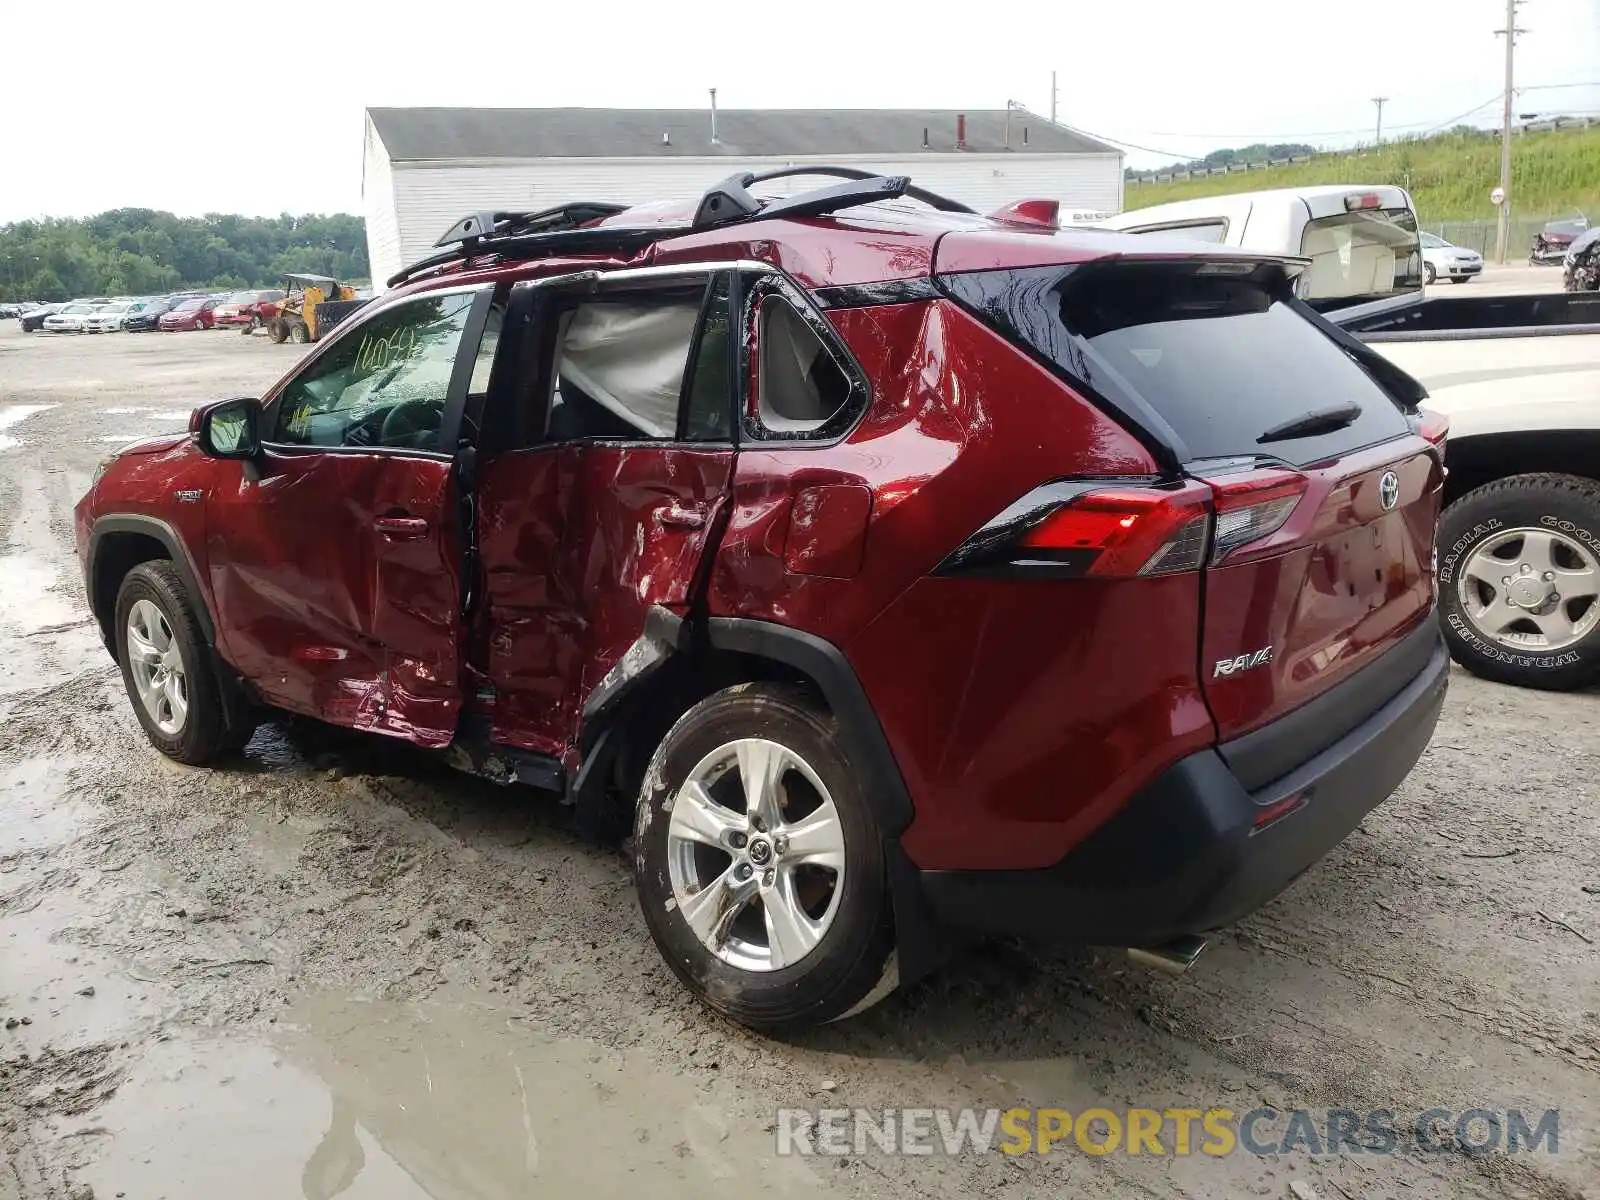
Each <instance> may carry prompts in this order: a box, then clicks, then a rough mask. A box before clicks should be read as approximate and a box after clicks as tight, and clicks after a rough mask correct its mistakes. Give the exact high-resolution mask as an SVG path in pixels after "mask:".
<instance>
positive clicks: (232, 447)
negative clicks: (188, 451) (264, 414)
mask: <svg viewBox="0 0 1600 1200" xmlns="http://www.w3.org/2000/svg"><path fill="white" fill-rule="evenodd" d="M260 417H261V401H259V400H255V399H239V400H218V401H217V402H216V403H214V404H207V405H206V406H205V407H203V408H197V409H195V411H194V415H193V416H192V417H190V418H189V430H190V432H192V433H193V434H194V435H195V441H196V442H198V443H199V445H200V449H201V450H202V451H203V452H204V453H206V454H209V455H210V456H211V457H212V458H246V459H253V458H258V457H260V455H261V436H260V432H259V429H258V422H259V420H260Z"/></svg>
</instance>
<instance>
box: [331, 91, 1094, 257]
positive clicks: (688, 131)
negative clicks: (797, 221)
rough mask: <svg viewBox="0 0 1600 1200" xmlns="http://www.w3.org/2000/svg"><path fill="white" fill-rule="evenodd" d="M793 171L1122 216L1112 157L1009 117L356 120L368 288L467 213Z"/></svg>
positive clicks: (426, 116)
mask: <svg viewBox="0 0 1600 1200" xmlns="http://www.w3.org/2000/svg"><path fill="white" fill-rule="evenodd" d="M807 162H817V163H844V164H848V165H852V166H859V167H870V168H871V169H873V170H876V171H881V172H883V173H884V174H886V175H910V176H911V177H912V179H913V180H915V182H916V183H917V184H919V185H920V186H922V187H925V188H929V189H931V190H933V191H936V192H940V193H943V194H944V195H947V196H949V197H951V198H952V199H955V200H960V201H962V202H963V203H965V204H968V205H970V206H971V207H973V208H975V209H977V210H978V211H980V212H988V211H990V210H993V209H996V208H999V207H1000V206H1001V205H1004V204H1008V203H1010V202H1011V201H1014V200H1020V199H1023V198H1026V197H1048V198H1051V199H1055V200H1059V201H1060V202H1061V205H1062V208H1063V210H1068V209H1078V210H1091V211H1098V212H1108V213H1110V212H1118V211H1120V210H1121V208H1122V152H1121V151H1120V150H1118V149H1116V148H1115V147H1114V146H1109V145H1107V144H1105V143H1104V142H1100V141H1096V140H1095V139H1093V138H1090V137H1087V136H1085V135H1084V134H1081V133H1078V132H1076V131H1074V130H1071V129H1067V128H1065V127H1063V126H1060V125H1055V124H1052V123H1051V122H1050V121H1049V120H1048V119H1046V118H1044V117H1040V116H1037V115H1035V114H1033V113H1030V112H1027V111H1025V110H1022V109H1017V108H1011V109H969V110H966V111H965V112H958V111H956V110H954V109H722V110H720V111H716V110H713V109H709V108H708V109H602V108H515V109H511V108H506V109H494V108H369V109H368V110H367V114H366V147H365V159H364V164H363V174H362V195H363V201H364V207H365V210H366V218H367V246H368V250H369V252H370V254H371V258H372V277H373V280H374V281H375V283H376V284H377V285H378V286H379V287H380V288H381V287H382V286H383V281H384V280H385V279H388V278H389V277H390V276H391V275H393V274H394V273H395V272H397V271H398V270H400V268H401V267H403V266H405V265H406V264H408V263H411V262H414V261H416V260H417V259H419V258H422V257H423V256H424V255H426V254H427V253H429V251H430V249H431V248H432V246H433V243H434V241H435V240H436V239H437V238H438V237H439V236H440V234H442V233H443V232H444V231H445V230H446V229H447V228H449V227H450V225H451V224H453V223H454V222H455V221H456V220H458V219H459V218H460V217H462V216H463V215H465V214H466V213H469V212H475V211H479V210H486V211H492V210H532V209H540V208H548V207H550V206H552V205H555V204H560V203H563V202H567V201H573V200H602V201H614V202H617V203H623V204H634V203H640V202H643V201H648V200H663V199H671V198H675V197H685V198H690V197H694V196H698V195H699V194H701V193H702V192H704V191H705V189H706V188H707V187H709V186H710V185H711V184H713V183H715V182H717V181H718V180H720V179H723V178H725V177H726V176H728V175H732V174H734V173H735V172H739V171H765V170H771V169H773V168H777V167H784V166H800V165H804V164H805V163H807ZM816 182H817V181H815V180H799V181H795V180H788V181H784V182H783V183H782V184H778V185H774V186H773V188H772V191H771V192H770V193H769V194H785V189H787V190H797V189H802V188H805V187H809V186H815V184H816Z"/></svg>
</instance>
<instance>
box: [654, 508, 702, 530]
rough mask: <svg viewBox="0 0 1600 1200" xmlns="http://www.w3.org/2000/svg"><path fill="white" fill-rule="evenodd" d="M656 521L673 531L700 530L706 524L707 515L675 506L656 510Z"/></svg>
mask: <svg viewBox="0 0 1600 1200" xmlns="http://www.w3.org/2000/svg"><path fill="white" fill-rule="evenodd" d="M656 520H657V521H659V522H660V523H661V524H663V525H666V526H670V527H671V528H673V529H699V528H700V527H701V526H703V525H704V524H705V523H706V515H705V513H703V512H701V511H700V510H699V509H695V508H679V507H678V506H677V505H676V504H673V505H669V506H668V507H666V508H658V509H656Z"/></svg>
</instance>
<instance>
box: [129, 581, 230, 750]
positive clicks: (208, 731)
mask: <svg viewBox="0 0 1600 1200" xmlns="http://www.w3.org/2000/svg"><path fill="white" fill-rule="evenodd" d="M140 600H148V601H150V602H151V603H152V604H154V605H155V606H156V608H158V609H159V610H160V611H161V615H162V617H164V618H165V620H166V623H167V626H168V628H169V629H170V632H171V636H172V641H173V644H174V645H175V646H176V647H177V649H178V653H179V655H180V657H181V658H182V663H183V672H184V676H185V680H186V683H187V695H188V712H187V714H186V715H185V717H184V720H183V723H182V725H181V727H179V728H178V729H177V730H175V731H173V732H166V731H163V730H162V729H161V728H160V727H159V726H158V725H157V723H156V721H155V719H154V717H152V716H151V714H150V713H149V712H148V711H147V710H146V708H145V705H144V702H143V701H142V700H141V699H140V697H139V690H138V686H137V685H136V684H135V682H134V677H133V668H132V665H131V662H130V658H129V654H128V614H129V612H130V610H131V609H132V608H133V606H134V605H135V604H136V603H138V602H139V601H140ZM115 614H116V617H115V620H116V625H115V631H116V638H117V662H118V663H119V664H120V665H121V667H122V682H123V686H124V687H125V688H126V689H127V692H128V701H129V703H130V704H132V705H133V711H134V715H135V716H137V717H138V718H139V724H140V725H142V726H144V731H145V734H146V736H148V737H149V739H150V744H151V745H153V746H154V747H155V748H156V749H157V750H159V751H161V753H163V754H165V755H166V756H167V757H168V758H175V759H177V760H178V761H179V762H181V763H188V764H189V765H190V766H196V767H198V766H204V765H205V764H207V763H209V762H213V761H214V760H215V759H216V758H218V757H219V756H220V755H222V754H223V753H225V752H227V751H228V750H230V749H234V748H236V746H235V744H234V739H235V738H236V737H237V736H238V735H237V731H230V730H229V728H228V724H227V716H226V712H225V710H224V708H223V705H222V695H221V692H220V690H219V685H218V682H217V677H216V673H215V669H214V667H213V664H212V658H211V650H210V647H208V646H207V645H206V641H205V637H204V636H203V635H202V634H201V632H200V624H199V622H198V621H197V620H196V619H195V614H194V606H193V603H192V602H191V601H190V599H189V594H188V590H187V589H186V588H185V587H184V585H183V579H182V578H181V577H180V576H179V574H178V572H177V571H176V570H174V569H173V566H172V564H171V563H169V562H167V561H165V560H161V559H158V560H156V561H153V562H145V563H140V564H139V565H138V566H136V567H134V568H133V570H131V571H129V572H128V574H127V575H126V576H125V577H124V578H123V580H122V586H121V588H120V589H118V591H117V605H116V609H115ZM240 744H242V743H240Z"/></svg>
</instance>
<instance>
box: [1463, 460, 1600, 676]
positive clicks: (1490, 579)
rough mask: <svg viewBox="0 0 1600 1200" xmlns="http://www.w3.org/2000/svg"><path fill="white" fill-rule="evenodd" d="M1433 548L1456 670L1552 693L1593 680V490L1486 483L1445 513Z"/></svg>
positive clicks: (1532, 481)
mask: <svg viewBox="0 0 1600 1200" xmlns="http://www.w3.org/2000/svg"><path fill="white" fill-rule="evenodd" d="M1439 547H1440V552H1439V605H1440V611H1441V612H1442V614H1443V616H1444V627H1445V636H1446V638H1447V639H1448V641H1449V643H1450V650H1451V653H1452V654H1453V655H1454V657H1455V659H1456V661H1457V662H1459V663H1460V664H1461V665H1462V666H1464V667H1466V668H1467V669H1468V670H1469V671H1471V672H1473V674H1475V675H1481V676H1483V677H1484V678H1486V679H1494V680H1498V681H1499V682H1502V683H1512V684H1516V685H1518V686H1521V687H1534V688H1545V689H1549V690H1552V691H1561V690H1566V689H1568V688H1575V687H1581V686H1583V685H1584V684H1586V683H1589V682H1590V681H1592V680H1594V679H1596V678H1600V483H1596V482H1595V481H1593V480H1589V479H1583V478H1580V477H1577V476H1572V475H1517V476H1513V477H1511V478H1509V479H1503V480H1500V481H1499V482H1497V483H1491V484H1489V485H1488V486H1486V487H1481V488H1479V489H1478V490H1477V491H1474V492H1471V493H1469V494H1468V495H1466V496H1465V497H1463V498H1462V499H1461V500H1459V501H1457V502H1456V503H1455V504H1453V505H1451V506H1450V508H1449V509H1448V510H1447V511H1446V512H1445V515H1444V519H1443V521H1442V522H1441V523H1440V526H1439Z"/></svg>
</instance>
